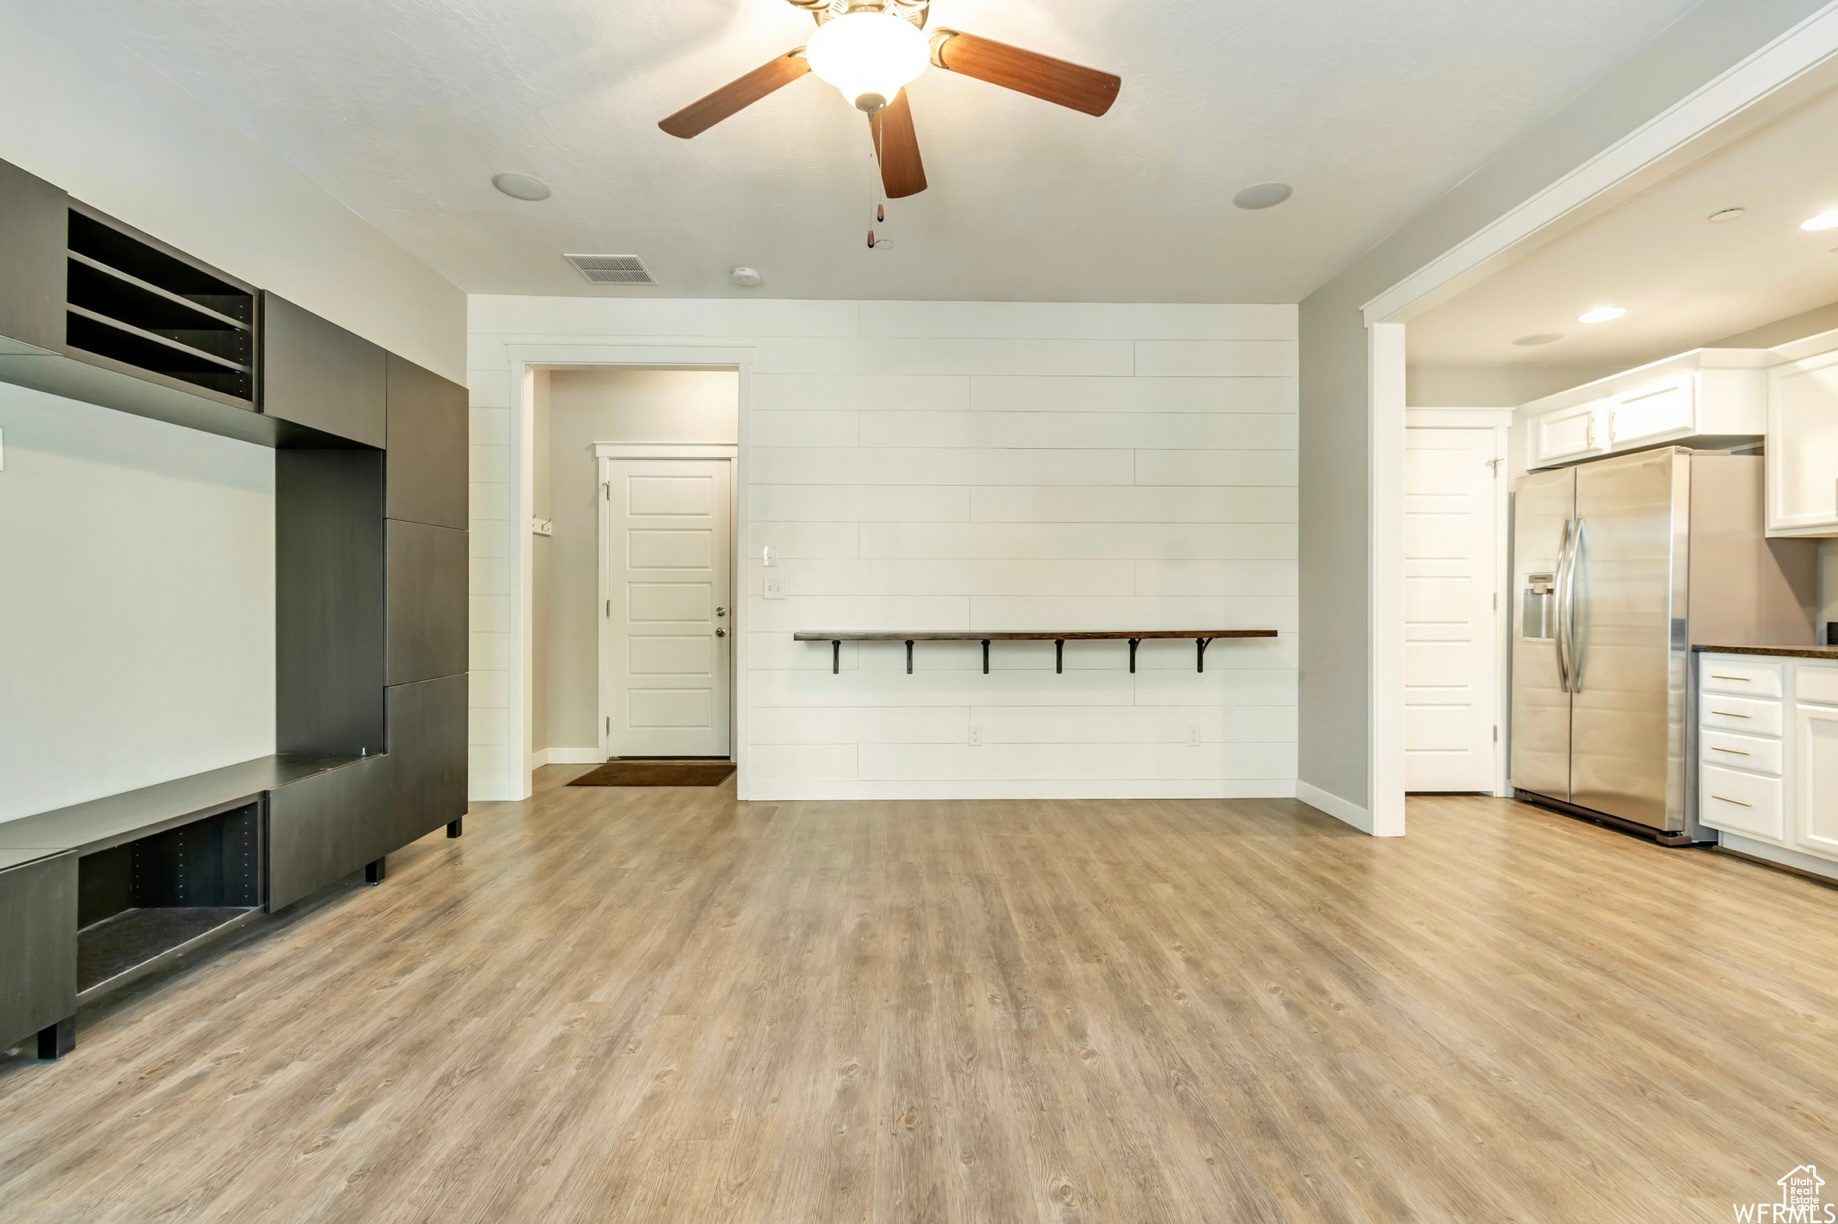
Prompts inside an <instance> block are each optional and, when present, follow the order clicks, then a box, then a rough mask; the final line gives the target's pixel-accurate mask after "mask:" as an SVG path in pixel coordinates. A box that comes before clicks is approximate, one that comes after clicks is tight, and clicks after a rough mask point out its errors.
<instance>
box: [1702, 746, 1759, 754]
mask: <svg viewBox="0 0 1838 1224" xmlns="http://www.w3.org/2000/svg"><path fill="white" fill-rule="evenodd" d="M1710 750H1711V751H1712V752H1727V753H1729V754H1730V755H1732V756H1754V755H1755V754H1754V753H1752V752H1744V751H1743V750H1742V749H1740V748H1719V747H1717V745H1715V744H1712V745H1711V746H1710Z"/></svg>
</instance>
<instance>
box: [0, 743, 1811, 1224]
mask: <svg viewBox="0 0 1838 1224" xmlns="http://www.w3.org/2000/svg"><path fill="white" fill-rule="evenodd" d="M581 769H582V767H578V766H570V767H554V768H550V769H547V770H544V771H542V772H541V773H540V774H539V776H538V791H537V794H536V796H535V798H534V799H532V800H531V801H529V802H526V803H514V804H512V803H507V804H485V805H475V806H474V808H473V810H472V813H471V816H470V819H469V820H468V821H467V824H466V836H465V837H464V838H463V839H461V840H458V841H446V840H442V839H440V838H439V837H438V836H434V837H430V838H428V839H424V840H423V841H421V842H419V843H416V844H415V845H413V846H411V847H409V848H408V849H407V850H405V851H403V852H401V853H400V854H398V855H395V856H392V858H391V859H390V862H389V867H390V871H389V878H388V880H387V881H385V883H384V884H383V885H382V886H381V887H378V888H375V889H365V888H362V887H359V886H357V885H355V884H353V885H350V886H348V887H341V888H338V889H334V890H332V891H331V892H330V893H329V894H326V895H324V896H322V898H321V899H319V900H318V901H316V902H309V903H307V904H306V905H305V906H302V907H297V910H298V912H290V913H288V914H284V915H282V916H281V917H280V918H279V919H277V920H275V921H272V922H269V923H267V924H265V925H262V926H258V928H257V929H256V933H255V934H254V935H253V936H252V937H250V938H247V939H245V940H244V941H243V942H241V943H240V944H238V945H237V946H235V947H233V948H231V949H229V950H228V951H222V952H220V953H218V954H217V955H215V956H214V957H213V958H211V959H208V960H207V961H206V962H205V963H203V964H200V965H197V966H195V967H192V968H190V969H185V970H180V971H178V976H177V980H173V979H170V978H169V979H168V980H167V981H166V983H165V984H164V985H163V986H162V987H161V988H160V989H159V990H157V991H149V990H146V989H140V990H134V991H130V992H128V993H127V995H126V996H125V997H122V998H118V999H116V1000H114V1001H113V1002H112V1003H111V1004H110V1005H109V1006H108V1007H107V1008H106V1009H104V1010H89V1011H86V1012H84V1013H83V1015H82V1016H81V1018H80V1023H81V1025H82V1026H83V1027H82V1030H81V1034H80V1037H81V1043H82V1045H81V1049H82V1055H83V1056H82V1057H79V1058H73V1059H68V1060H66V1061H63V1062H60V1063H52V1064H40V1063H34V1062H31V1061H28V1060H27V1059H25V1058H21V1057H17V1056H15V1057H13V1058H12V1059H0V1117H4V1118H5V1125H4V1126H0V1218H5V1219H7V1220H11V1221H20V1222H24V1221H41V1220H59V1221H63V1220H73V1219H83V1220H90V1221H105V1220H109V1221H113V1220H124V1221H125V1220H136V1221H138V1220H147V1219H154V1218H159V1219H180V1218H182V1219H185V1220H188V1221H190V1220H244V1221H246V1220H255V1219H260V1220H263V1221H278V1220H307V1219H325V1220H333V1219H336V1220H355V1219H363V1220H429V1221H434V1220H439V1221H459V1220H478V1221H504V1220H543V1221H563V1220H583V1221H587V1220H593V1221H613V1220H633V1221H665V1220H669V1221H675V1220H719V1221H756V1220H786V1221H807V1220H810V1221H815V1220H824V1221H838V1220H882V1221H893V1220H920V1219H923V1220H970V1219H977V1220H993V1221H1019V1220H1083V1221H1093V1220H1103V1221H1126V1220H1127V1221H1148V1220H1227V1219H1240V1220H1249V1219H1258V1220H1286V1219H1308V1220H1316V1219H1320V1220H1374V1221H1390V1220H1398V1219H1404V1218H1410V1217H1416V1218H1424V1219H1458V1220H1479V1219H1539V1220H1585V1219H1626V1220H1648V1219H1669V1220H1671V1219H1700V1218H1701V1219H1705V1220H1711V1219H1726V1218H1728V1217H1727V1215H1725V1214H1724V1213H1726V1212H1727V1211H1728V1210H1729V1207H1728V1204H1729V1203H1730V1202H1731V1201H1732V1200H1737V1199H1747V1200H1750V1201H1753V1200H1754V1199H1755V1198H1757V1197H1770V1196H1771V1195H1772V1194H1773V1193H1775V1191H1774V1181H1775V1178H1777V1177H1778V1176H1779V1175H1780V1174H1781V1173H1782V1172H1784V1171H1785V1170H1787V1169H1791V1168H1793V1167H1794V1166H1795V1165H1797V1164H1799V1163H1801V1162H1803V1161H1806V1160H1813V1159H1817V1158H1818V1157H1819V1156H1821V1155H1829V1153H1830V1151H1831V1150H1832V1147H1831V1145H1832V1139H1833V1135H1834V1129H1835V1128H1834V1119H1833V1116H1832V1112H1831V1103H1832V1102H1833V1101H1838V1042H1835V1041H1834V1040H1833V1027H1832V1026H1833V1019H1832V1018H1833V1017H1834V1016H1838V911H1834V909H1833V907H1832V906H1831V905H1829V904H1826V902H1828V901H1829V900H1830V895H1829V892H1827V891H1826V890H1825V888H1824V887H1823V886H1822V885H1818V884H1814V883H1811V882H1808V881H1805V880H1802V879H1799V878H1796V877H1793V876H1789V875H1784V874H1779V873H1776V872H1773V871H1769V870H1765V869H1763V868H1760V867H1756V866H1753V865H1750V864H1748V863H1745V862H1741V861H1738V860H1735V859H1732V858H1729V857H1724V856H1719V855H1717V854H1714V853H1710V852H1704V851H1664V850H1660V849H1657V848H1655V847H1653V846H1651V845H1649V844H1646V843H1644V842H1641V841H1637V840H1635V839H1633V838H1629V837H1625V836H1622V835H1619V834H1616V833H1612V832H1608V831H1606V830H1603V829H1600V828H1596V827H1594V826H1590V825H1586V824H1582V823H1579V822H1575V821H1571V820H1567V819H1563V818H1560V817H1557V816H1553V815H1549V814H1546V813H1542V812H1539V811H1536V810H1534V809H1530V808H1525V807H1522V806H1518V805H1514V804H1511V803H1506V802H1501V801H1494V800H1480V799H1449V800H1418V801H1415V802H1414V803H1413V804H1412V808H1411V813H1410V819H1411V830H1412V833H1411V836H1410V837H1409V838H1407V839H1402V840H1389V841H1375V840H1373V839H1370V838H1367V837H1365V836H1363V835H1361V834H1359V833H1358V832H1356V831H1354V830H1353V829H1351V828H1349V827H1347V826H1345V825H1342V824H1339V823H1337V822H1335V821H1333V820H1331V819H1329V818H1328V817H1326V816H1322V815H1320V814H1319V813H1316V812H1313V811H1310V810H1309V809H1306V808H1304V807H1302V806H1301V805H1299V804H1296V803H1293V802H1289V801H1276V800H1271V801H1262V800H1247V801H1154V802H1131V803H1122V802H1111V801H1077V802H1072V801H1063V802H1062V801H1053V802H1047V801H1030V802H978V803H927V802H912V803H854V804H844V803H833V804H819V803H759V804H750V805H744V806H743V805H739V804H737V803H735V802H734V800H733V790H732V785H733V784H732V782H731V781H730V782H729V783H728V784H727V785H726V786H724V787H722V788H720V789H712V790H612V789H597V788H574V789H569V788H567V787H565V786H563V785H562V783H563V782H564V781H565V780H566V779H567V778H568V777H570V776H573V775H574V774H576V773H579V772H581ZM1730 1170H1746V1172H1744V1173H1743V1174H1742V1175H1741V1177H1740V1179H1739V1180H1737V1181H1730V1180H1727V1179H1728V1178H1729V1177H1730V1173H1729V1172H1728V1171H1730ZM1687 1195H1689V1196H1690V1197H1689V1198H1687V1197H1685V1196H1687Z"/></svg>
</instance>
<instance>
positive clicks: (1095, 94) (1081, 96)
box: [932, 30, 1123, 115]
mask: <svg viewBox="0 0 1838 1224" xmlns="http://www.w3.org/2000/svg"><path fill="white" fill-rule="evenodd" d="M932 62H933V63H934V64H937V65H938V66H939V67H940V68H943V69H945V70H946V71H947V72H956V73H960V74H962V75H963V76H969V77H975V78H976V79H977V80H979V81H988V82H989V83H990V84H991V85H1000V86H1001V87H1002V88H1004V89H1012V90H1015V91H1016V92H1018V93H1024V94H1030V95H1032V96H1034V97H1036V98H1040V99H1041V100H1043V101H1046V102H1053V103H1057V104H1058V105H1060V106H1069V107H1071V108H1072V109H1073V110H1075V111H1084V112H1085V113H1086V114H1087V115H1102V114H1103V113H1104V112H1105V111H1107V110H1109V109H1110V104H1111V103H1112V102H1115V101H1116V100H1117V91H1118V90H1119V89H1121V88H1122V87H1123V81H1122V79H1121V78H1119V77H1115V76H1112V75H1111V74H1110V73H1108V72H1099V71H1098V70H1097V69H1096V68H1085V67H1082V66H1080V65H1078V64H1068V63H1067V62H1066V61H1065V60H1058V59H1054V58H1053V57H1052V56H1050V55H1041V54H1039V53H1038V52H1035V51H1023V50H1022V49H1021V48H1020V47H1011V46H1009V45H1008V44H1007V43H999V42H996V41H994V40H993V39H988V38H978V37H977V36H976V35H974V34H965V33H962V32H961V31H958V30H937V31H935V32H934V33H933V34H932Z"/></svg>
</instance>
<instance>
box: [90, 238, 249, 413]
mask: <svg viewBox="0 0 1838 1224" xmlns="http://www.w3.org/2000/svg"><path fill="white" fill-rule="evenodd" d="M69 227H70V228H69V245H68V246H67V247H66V249H65V251H64V256H65V264H66V266H65V303H64V310H65V335H64V340H65V343H66V344H68V345H69V347H70V348H71V349H73V350H76V351H77V352H80V353H88V354H94V355H95V356H98V357H104V358H107V359H109V360H110V361H113V362H117V363H119V364H121V365H123V366H127V367H129V368H131V369H135V370H140V371H144V372H146V373H150V374H157V375H159V376H161V377H163V378H169V379H176V380H177V381H179V382H181V383H186V384H189V385H192V386H196V387H201V388H204V389H206V390H210V391H215V392H217V393H219V394H221V395H226V396H229V397H230V398H231V399H233V400H235V401H237V402H239V403H242V404H245V405H247V406H248V407H250V408H253V407H254V404H255V393H256V379H255V367H254V361H255V340H254V335H253V332H252V327H253V324H254V321H255V291H254V290H253V289H252V288H249V287H246V286H242V285H238V284H235V283H233V282H231V281H230V280H228V279H227V278H225V277H223V276H220V275H218V274H217V273H216V272H214V271H212V270H210V269H208V268H206V267H204V266H202V265H200V264H198V263H195V262H193V261H191V260H189V259H186V258H182V257H181V256H179V255H178V254H177V253H175V252H173V251H171V250H168V249H165V248H163V247H162V246H160V245H159V244H157V243H155V242H154V241H153V240H151V239H148V238H144V237H142V236H140V235H138V234H135V233H132V232H129V231H128V230H127V229H126V228H125V227H119V226H117V225H116V224H114V223H112V222H110V221H107V220H105V219H103V218H102V217H101V216H100V215H97V214H92V213H89V212H86V211H84V210H83V209H81V208H79V207H76V206H74V205H73V206H72V207H71V208H70V210H69Z"/></svg>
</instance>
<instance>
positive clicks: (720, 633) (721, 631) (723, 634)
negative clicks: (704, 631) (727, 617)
mask: <svg viewBox="0 0 1838 1224" xmlns="http://www.w3.org/2000/svg"><path fill="white" fill-rule="evenodd" d="M727 635H728V631H727V630H726V629H717V630H715V636H716V637H726V636H727Z"/></svg>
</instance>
